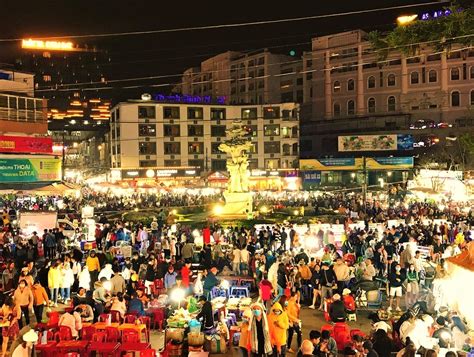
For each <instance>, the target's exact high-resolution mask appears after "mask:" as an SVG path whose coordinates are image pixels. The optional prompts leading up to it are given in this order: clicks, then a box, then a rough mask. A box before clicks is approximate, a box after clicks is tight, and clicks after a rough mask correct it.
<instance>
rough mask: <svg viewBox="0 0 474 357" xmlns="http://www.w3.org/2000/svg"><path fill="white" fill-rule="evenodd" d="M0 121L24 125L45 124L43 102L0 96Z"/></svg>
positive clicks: (13, 96)
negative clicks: (22, 123) (23, 123)
mask: <svg viewBox="0 0 474 357" xmlns="http://www.w3.org/2000/svg"><path fill="white" fill-rule="evenodd" d="M0 120H8V121H15V122H26V123H46V121H47V115H46V111H45V110H44V100H43V99H36V98H31V97H21V96H15V95H9V94H0Z"/></svg>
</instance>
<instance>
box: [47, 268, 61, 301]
mask: <svg viewBox="0 0 474 357" xmlns="http://www.w3.org/2000/svg"><path fill="white" fill-rule="evenodd" d="M59 269H60V268H59V261H56V262H55V263H54V265H53V266H52V267H51V268H49V271H48V288H49V301H50V305H51V306H52V305H54V306H58V295H59V287H60V286H61V280H62V279H61V271H60V270H59Z"/></svg>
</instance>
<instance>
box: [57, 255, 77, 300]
mask: <svg viewBox="0 0 474 357" xmlns="http://www.w3.org/2000/svg"><path fill="white" fill-rule="evenodd" d="M61 276H62V279H61V282H60V288H61V297H62V300H63V302H64V303H65V304H67V303H68V302H69V300H71V286H72V285H73V284H74V273H73V271H72V269H71V265H70V264H69V263H64V264H63V266H62V268H61Z"/></svg>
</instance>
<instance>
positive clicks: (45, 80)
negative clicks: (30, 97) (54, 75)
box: [43, 74, 51, 82]
mask: <svg viewBox="0 0 474 357" xmlns="http://www.w3.org/2000/svg"><path fill="white" fill-rule="evenodd" d="M43 82H51V76H50V75H49V74H45V75H44V76H43Z"/></svg>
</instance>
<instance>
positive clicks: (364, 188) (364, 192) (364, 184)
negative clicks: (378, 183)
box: [362, 156, 367, 213]
mask: <svg viewBox="0 0 474 357" xmlns="http://www.w3.org/2000/svg"><path fill="white" fill-rule="evenodd" d="M362 172H363V176H364V180H363V182H362V204H363V205H364V213H367V204H366V202H367V161H366V157H365V156H362Z"/></svg>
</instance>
